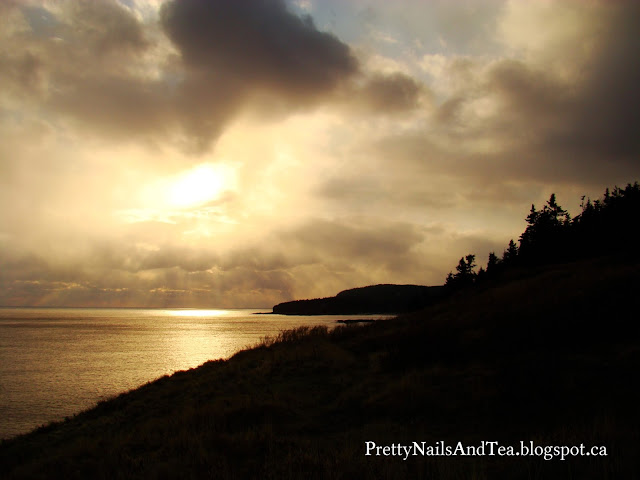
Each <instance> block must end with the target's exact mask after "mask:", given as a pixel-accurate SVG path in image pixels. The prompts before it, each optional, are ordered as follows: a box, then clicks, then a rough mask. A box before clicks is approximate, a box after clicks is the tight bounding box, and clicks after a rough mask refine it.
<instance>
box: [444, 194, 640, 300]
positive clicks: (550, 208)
mask: <svg viewBox="0 0 640 480" xmlns="http://www.w3.org/2000/svg"><path fill="white" fill-rule="evenodd" d="M580 208H581V209H582V212H581V213H580V214H579V215H577V216H576V217H575V218H573V219H572V218H571V216H570V215H569V213H568V212H567V211H566V210H565V209H563V208H562V207H561V206H560V205H558V202H557V200H556V196H555V194H553V193H552V194H551V196H550V197H549V200H548V201H547V203H546V204H545V205H544V207H542V209H541V210H537V209H536V207H535V205H533V204H532V205H531V210H530V211H529V214H528V215H527V217H526V221H527V227H526V228H525V231H524V232H523V233H522V235H520V237H519V241H520V245H519V246H518V245H516V242H514V240H513V239H511V240H510V241H509V245H508V246H507V248H506V250H504V252H503V255H502V259H499V258H498V257H497V255H496V254H495V253H494V252H491V253H490V254H489V258H488V261H487V268H486V269H484V268H481V269H480V271H478V273H476V272H475V270H474V269H475V267H476V265H475V255H472V254H469V255H467V256H466V257H462V258H461V259H460V261H459V262H458V265H457V266H456V273H455V274H454V273H453V272H449V274H448V275H447V279H446V285H447V286H448V287H450V288H451V289H453V290H455V289H458V288H462V287H465V286H470V285H473V284H475V283H480V282H483V281H485V280H487V279H495V278H499V277H500V275H501V274H502V273H503V272H504V271H506V270H509V269H514V268H519V269H520V268H527V267H530V266H532V265H545V264H549V263H557V262H568V261H572V260H576V259H580V258H589V257H595V256H601V255H612V254H618V255H620V254H623V255H624V254H627V255H628V254H629V253H635V252H636V250H637V248H638V247H637V245H638V244H640V185H639V184H638V182H635V183H634V184H633V185H632V184H630V183H629V184H627V186H626V187H625V188H624V189H623V188H620V187H617V186H616V187H615V188H614V189H613V190H609V189H608V188H607V189H606V190H605V193H604V195H603V197H602V198H601V199H596V200H594V201H591V199H590V198H588V197H586V196H583V197H582V198H581V203H580Z"/></svg>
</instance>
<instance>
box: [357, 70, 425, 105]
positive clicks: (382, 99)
mask: <svg viewBox="0 0 640 480" xmlns="http://www.w3.org/2000/svg"><path fill="white" fill-rule="evenodd" d="M350 94H351V98H350V99H349V101H350V102H351V103H353V104H355V105H356V106H362V107H364V108H365V110H366V111H367V112H368V113H395V112H397V113H402V112H406V111H408V110H412V109H415V108H418V107H419V106H420V101H421V99H422V97H423V96H426V97H430V96H431V93H430V92H429V91H428V89H427V88H426V87H425V86H424V85H423V84H421V83H419V82H418V81H416V80H415V79H414V78H412V77H410V76H408V75H405V74H404V73H400V72H396V73H392V74H381V73H373V74H371V75H369V77H368V78H366V80H365V81H364V85H362V86H360V87H358V88H356V89H355V91H354V92H350Z"/></svg>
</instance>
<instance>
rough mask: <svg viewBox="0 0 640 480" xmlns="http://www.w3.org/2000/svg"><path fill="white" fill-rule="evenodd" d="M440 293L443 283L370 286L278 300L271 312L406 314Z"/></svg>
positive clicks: (432, 300)
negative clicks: (281, 301)
mask: <svg viewBox="0 0 640 480" xmlns="http://www.w3.org/2000/svg"><path fill="white" fill-rule="evenodd" d="M443 293H444V287H443V286H433V287H427V286H424V285H393V284H381V285H370V286H367V287H360V288H352V289H349V290H344V291H342V292H340V293H338V294H337V295H336V296H335V297H326V298H314V299H309V300H293V301H290V302H284V303H279V304H278V305H275V306H274V307H273V313H278V314H282V315H358V314H375V313H381V314H382V313H384V314H393V313H406V312H412V311H416V310H420V309H422V308H424V307H426V306H428V305H430V304H431V303H433V302H434V301H435V300H436V299H438V298H440V297H441V296H442V294H443Z"/></svg>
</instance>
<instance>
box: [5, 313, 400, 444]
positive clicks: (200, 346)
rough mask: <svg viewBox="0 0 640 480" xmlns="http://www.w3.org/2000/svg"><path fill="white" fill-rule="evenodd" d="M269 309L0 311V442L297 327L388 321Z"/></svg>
mask: <svg viewBox="0 0 640 480" xmlns="http://www.w3.org/2000/svg"><path fill="white" fill-rule="evenodd" d="M265 311H266V310H248V309H236V310H194V309H129V308H123V309H103V308H0V439H2V438H9V437H12V436H14V435H18V434H21V433H27V432H29V431H31V430H33V429H34V428H37V427H39V426H41V425H43V424H47V423H49V422H52V421H57V420H62V419H64V418H65V417H67V416H72V415H74V414H76V413H79V412H80V411H82V410H86V409H88V408H91V407H93V406H94V405H96V403H98V402H99V401H101V400H104V399H108V398H111V397H113V396H116V395H118V394H119V393H122V392H124V391H127V390H130V389H132V388H136V387H138V386H140V385H143V384H145V383H147V382H149V381H152V380H154V379H156V378H159V377H161V376H163V375H167V374H171V373H173V372H176V371H180V370H187V369H190V368H194V367H197V366H198V365H201V364H202V363H204V362H206V361H208V360H214V359H219V358H228V357H230V356H232V355H233V354H234V353H236V352H237V351H239V350H242V349H244V348H247V347H250V346H253V345H255V344H256V343H258V342H259V341H260V340H261V339H262V338H264V337H266V336H275V335H277V334H278V333H279V332H280V331H282V330H285V329H290V328H294V327H298V326H303V325H308V326H313V325H327V326H328V327H329V328H333V327H334V326H336V320H338V319H349V318H385V317H388V315H387V316H381V315H356V316H350V315H338V316H336V315H326V316H285V315H257V314H256V313H260V312H265Z"/></svg>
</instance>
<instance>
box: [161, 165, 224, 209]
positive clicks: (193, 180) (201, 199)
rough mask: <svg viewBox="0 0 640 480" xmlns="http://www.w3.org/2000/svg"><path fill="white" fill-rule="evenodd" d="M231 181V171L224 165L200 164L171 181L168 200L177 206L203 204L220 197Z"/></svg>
mask: <svg viewBox="0 0 640 480" xmlns="http://www.w3.org/2000/svg"><path fill="white" fill-rule="evenodd" d="M229 181H230V173H229V172H228V169H227V168H225V166H224V165H218V164H210V163H205V164H202V165H198V166H197V167H194V168H192V169H190V170H187V171H186V172H183V173H181V174H179V175H178V176H177V177H176V178H175V179H174V180H172V181H171V182H170V184H169V186H168V189H167V192H166V194H167V202H168V203H169V205H170V206H172V207H176V208H187V207H195V206H198V205H203V204H205V203H208V202H211V201H214V200H216V199H218V198H220V196H221V195H222V193H223V192H224V191H225V190H226V189H227V184H228V182H229Z"/></svg>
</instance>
